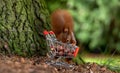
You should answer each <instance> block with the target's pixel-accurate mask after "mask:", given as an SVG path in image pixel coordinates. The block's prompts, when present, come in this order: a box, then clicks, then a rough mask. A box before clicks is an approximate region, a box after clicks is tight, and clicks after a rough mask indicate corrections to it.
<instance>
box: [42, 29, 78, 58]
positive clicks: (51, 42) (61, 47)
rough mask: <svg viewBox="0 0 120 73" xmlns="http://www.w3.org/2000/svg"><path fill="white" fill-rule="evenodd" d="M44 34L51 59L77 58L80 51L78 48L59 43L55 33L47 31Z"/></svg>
mask: <svg viewBox="0 0 120 73" xmlns="http://www.w3.org/2000/svg"><path fill="white" fill-rule="evenodd" d="M43 33H44V35H45V38H46V41H47V46H48V47H49V48H50V51H49V53H48V55H49V56H50V57H51V58H54V57H63V58H74V57H76V56H77V54H78V51H79V47H78V46H75V45H72V44H70V43H63V42H61V41H58V40H57V38H56V36H55V34H54V32H53V31H47V30H45V31H44V32H43Z"/></svg>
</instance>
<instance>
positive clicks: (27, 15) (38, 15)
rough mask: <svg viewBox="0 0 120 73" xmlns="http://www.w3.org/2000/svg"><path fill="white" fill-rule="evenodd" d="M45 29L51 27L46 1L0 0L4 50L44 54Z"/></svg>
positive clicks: (0, 46)
mask: <svg viewBox="0 0 120 73" xmlns="http://www.w3.org/2000/svg"><path fill="white" fill-rule="evenodd" d="M44 29H48V30H49V29H50V26H49V13H48V11H47V8H46V5H45V1H44V0H0V52H1V53H7V54H17V55H22V56H31V55H35V54H39V55H45V54H46V52H47V51H48V50H47V46H46V41H45V38H44V35H43V34H42V32H43V30H44Z"/></svg>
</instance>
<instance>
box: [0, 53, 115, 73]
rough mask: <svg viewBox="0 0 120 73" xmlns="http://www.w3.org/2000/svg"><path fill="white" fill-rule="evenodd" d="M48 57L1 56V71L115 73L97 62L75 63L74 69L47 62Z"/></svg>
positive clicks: (25, 72) (26, 72)
mask: <svg viewBox="0 0 120 73" xmlns="http://www.w3.org/2000/svg"><path fill="white" fill-rule="evenodd" d="M47 59H48V58H46V57H33V58H23V57H19V56H3V55H2V56H0V73H115V72H112V71H111V70H109V69H107V68H106V67H104V66H100V65H98V64H96V63H86V64H81V65H75V67H74V68H73V69H67V68H63V67H55V66H51V65H48V64H46V63H45V61H46V60H47Z"/></svg>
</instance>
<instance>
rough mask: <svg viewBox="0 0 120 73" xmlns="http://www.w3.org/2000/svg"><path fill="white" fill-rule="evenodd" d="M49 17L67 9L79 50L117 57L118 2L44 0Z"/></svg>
mask: <svg viewBox="0 0 120 73" xmlns="http://www.w3.org/2000/svg"><path fill="white" fill-rule="evenodd" d="M46 3H47V6H48V8H49V11H50V13H51V12H53V11H54V10H56V9H67V10H68V11H69V12H70V13H71V15H72V16H73V18H74V32H75V36H76V39H77V42H78V45H81V47H82V48H83V50H87V51H89V52H97V53H98V52H100V53H103V52H105V53H108V52H110V53H111V52H112V53H113V51H115V52H116V53H118V54H119V53H120V0H46Z"/></svg>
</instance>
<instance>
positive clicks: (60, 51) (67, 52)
mask: <svg viewBox="0 0 120 73" xmlns="http://www.w3.org/2000/svg"><path fill="white" fill-rule="evenodd" d="M54 49H55V50H56V56H64V57H67V56H69V57H73V56H74V50H72V49H70V47H66V46H64V45H56V46H55V47H54Z"/></svg>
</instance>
